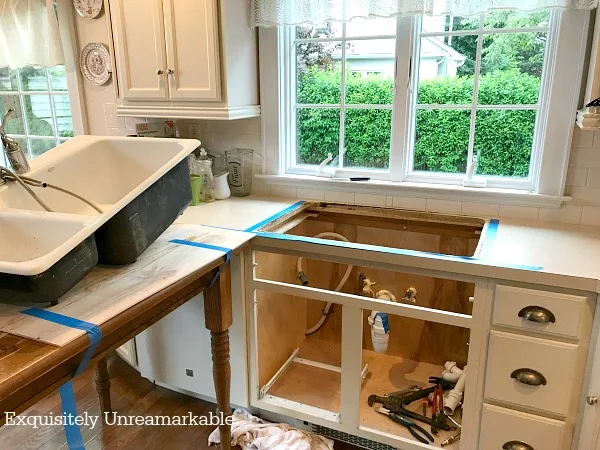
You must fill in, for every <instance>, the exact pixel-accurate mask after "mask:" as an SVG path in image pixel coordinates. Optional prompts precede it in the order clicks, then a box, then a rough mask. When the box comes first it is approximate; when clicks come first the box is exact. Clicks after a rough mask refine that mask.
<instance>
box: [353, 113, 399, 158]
mask: <svg viewBox="0 0 600 450" xmlns="http://www.w3.org/2000/svg"><path fill="white" fill-rule="evenodd" d="M344 133H345V134H344V137H345V148H346V152H345V155H344V167H356V168H368V169H387V168H388V167H389V163H390V136H391V134H392V111H391V110H389V109H347V110H346V127H345V129H344Z"/></svg>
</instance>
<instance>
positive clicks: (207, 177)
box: [196, 151, 215, 203]
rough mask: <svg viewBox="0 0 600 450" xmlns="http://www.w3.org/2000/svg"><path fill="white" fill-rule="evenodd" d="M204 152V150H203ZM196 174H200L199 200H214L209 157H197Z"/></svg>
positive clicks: (213, 181)
mask: <svg viewBox="0 0 600 450" xmlns="http://www.w3.org/2000/svg"><path fill="white" fill-rule="evenodd" d="M204 153H205V154H206V151H205V152H204ZM196 166H197V167H198V172H199V173H198V175H201V176H202V191H201V192H200V201H201V202H207V203H208V202H214V201H215V180H214V178H213V174H212V161H211V160H210V159H197V160H196Z"/></svg>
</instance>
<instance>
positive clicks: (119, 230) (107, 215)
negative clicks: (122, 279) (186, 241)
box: [0, 136, 199, 303]
mask: <svg viewBox="0 0 600 450" xmlns="http://www.w3.org/2000/svg"><path fill="white" fill-rule="evenodd" d="M198 145H199V142H198V141H196V140H193V139H155V138H124V137H123V138H121V137H98V136H79V137H75V138H73V139H71V140H69V141H68V142H65V143H64V144H62V145H60V146H58V147H56V148H54V149H52V150H50V151H49V152H47V153H45V154H43V155H42V156H40V157H38V158H36V159H34V160H32V161H31V170H30V171H29V172H27V173H26V174H24V175H23V176H26V177H29V178H32V179H36V180H39V181H41V182H44V183H48V184H50V185H54V186H58V187H60V188H62V189H66V190H68V191H71V192H72V193H74V194H77V195H78V196H81V197H83V198H84V199H85V200H87V201H88V202H90V203H92V204H94V205H95V206H96V207H97V208H99V209H100V210H101V211H102V213H100V212H98V211H97V210H96V209H94V208H93V207H91V206H89V205H88V204H87V203H85V202H83V201H82V200H80V199H77V198H75V197H73V196H71V195H69V194H66V193H64V192H60V191H58V190H55V189H51V188H50V187H31V189H32V190H33V192H34V193H35V194H36V195H37V196H38V197H39V199H40V200H42V201H43V202H44V203H45V204H46V205H47V206H48V207H50V209H51V210H52V212H48V211H46V210H45V209H44V208H43V207H42V206H41V205H40V204H39V203H38V202H37V201H36V200H35V199H34V198H33V197H32V196H31V195H30V194H29V193H28V192H27V191H26V190H25V189H24V188H23V187H22V186H21V185H19V184H18V183H17V182H15V181H7V182H6V184H4V185H0V301H17V302H50V303H55V302H56V301H57V300H58V298H59V297H60V296H61V295H63V294H64V293H65V292H67V291H68V290H69V289H70V288H71V287H73V286H74V285H75V284H76V283H77V282H78V281H79V280H80V279H81V278H83V277H84V276H85V274H86V273H88V272H89V271H90V270H91V269H92V268H93V267H94V266H95V265H96V264H98V263H101V264H129V263H132V262H134V261H135V260H136V259H137V257H138V256H139V255H140V254H141V253H142V252H143V251H144V250H145V249H146V248H147V247H148V246H149V245H150V244H151V243H152V242H154V240H155V239H156V238H157V237H158V236H159V235H160V234H161V233H162V232H163V231H164V230H165V229H166V228H167V227H168V226H169V225H170V224H171V223H172V222H173V221H174V220H175V219H176V218H177V216H179V215H180V214H181V213H182V212H183V210H184V209H185V208H186V207H187V205H188V204H189V203H190V201H191V190H190V183H189V171H188V166H187V156H188V155H189V154H190V153H191V152H192V151H193V150H194V149H195V148H196V147H197V146H198Z"/></svg>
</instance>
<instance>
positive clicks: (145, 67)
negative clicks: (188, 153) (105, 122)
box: [109, 0, 260, 119]
mask: <svg viewBox="0 0 600 450" xmlns="http://www.w3.org/2000/svg"><path fill="white" fill-rule="evenodd" d="M109 3H110V14H111V21H112V30H113V41H114V46H115V59H116V71H117V79H118V83H119V92H120V101H119V103H118V105H117V114H118V115H120V116H132V117H140V116H142V117H169V118H190V119H192V118H196V119H239V118H245V117H255V116H258V115H260V106H259V100H258V61H257V42H256V31H255V30H253V29H252V28H251V27H250V26H249V8H250V1H249V0H220V1H219V0H110V2H109Z"/></svg>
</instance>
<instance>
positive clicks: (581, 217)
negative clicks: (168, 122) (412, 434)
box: [104, 103, 600, 226]
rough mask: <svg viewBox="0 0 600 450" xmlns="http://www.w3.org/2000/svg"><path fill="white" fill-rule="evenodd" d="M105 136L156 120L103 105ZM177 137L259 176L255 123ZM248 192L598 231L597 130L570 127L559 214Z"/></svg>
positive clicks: (223, 124) (205, 125) (220, 124)
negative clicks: (240, 161)
mask: <svg viewBox="0 0 600 450" xmlns="http://www.w3.org/2000/svg"><path fill="white" fill-rule="evenodd" d="M104 114H105V119H106V133H107V134H108V135H111V136H126V135H129V134H135V124H136V123H138V122H144V121H153V120H157V119H148V120H146V119H144V118H121V117H117V116H116V111H115V105H114V104H112V103H106V104H104ZM176 123H177V129H178V131H179V136H180V137H183V138H194V139H200V141H201V142H202V146H203V147H205V148H206V149H207V150H208V151H210V152H212V153H217V154H219V153H224V152H225V151H226V150H229V149H232V148H250V149H252V150H254V173H255V174H260V173H263V157H262V145H261V136H260V133H261V123H260V118H253V119H240V120H231V121H217V120H214V121H211V120H196V121H193V120H177V121H176ZM252 192H253V193H254V194H257V195H265V196H266V195H270V196H276V197H287V198H299V199H305V200H327V201H338V202H347V203H357V204H364V205H377V206H384V205H387V206H394V207H397V208H407V209H415V210H423V211H425V210H427V211H440V212H446V213H454V214H461V213H462V214H467V215H474V216H482V217H500V218H501V217H513V218H522V219H529V220H541V221H547V222H558V223H569V224H582V225H596V226H600V131H596V132H594V131H589V130H585V131H584V130H581V129H579V128H578V127H575V129H574V132H573V142H572V146H571V155H570V159H569V170H568V172H567V181H566V190H565V195H570V196H572V197H573V200H572V201H571V202H570V203H568V204H565V205H563V206H562V207H561V208H559V209H546V208H536V207H526V206H513V205H503V204H501V202H498V204H487V203H476V202H461V201H450V200H439V199H435V198H416V197H404V196H402V197H401V196H385V195H372V194H364V193H360V192H351V191H319V190H314V189H306V188H304V187H298V188H295V187H290V186H276V185H268V184H266V183H265V182H263V181H261V180H256V179H255V180H254V181H253V183H252Z"/></svg>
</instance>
